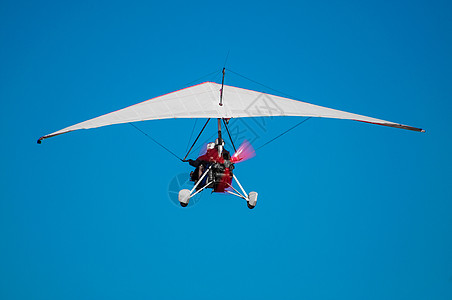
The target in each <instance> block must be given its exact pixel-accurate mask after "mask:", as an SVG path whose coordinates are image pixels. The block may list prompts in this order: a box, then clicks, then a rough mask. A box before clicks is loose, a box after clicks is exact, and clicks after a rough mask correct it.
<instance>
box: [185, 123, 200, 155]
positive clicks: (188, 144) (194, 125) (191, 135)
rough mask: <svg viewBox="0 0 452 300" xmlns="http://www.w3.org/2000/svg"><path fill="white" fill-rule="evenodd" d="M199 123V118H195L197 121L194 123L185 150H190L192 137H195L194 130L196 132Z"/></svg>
mask: <svg viewBox="0 0 452 300" xmlns="http://www.w3.org/2000/svg"><path fill="white" fill-rule="evenodd" d="M197 123H198V119H197V118H196V119H195V123H194V124H193V129H192V130H191V134H190V138H189V139H188V143H187V147H185V152H187V151H188V147H189V146H190V141H191V138H192V137H193V132H195V127H196V124H197Z"/></svg>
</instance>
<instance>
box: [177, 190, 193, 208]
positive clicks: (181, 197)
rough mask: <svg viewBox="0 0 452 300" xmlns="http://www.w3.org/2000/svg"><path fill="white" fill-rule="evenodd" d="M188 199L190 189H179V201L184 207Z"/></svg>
mask: <svg viewBox="0 0 452 300" xmlns="http://www.w3.org/2000/svg"><path fill="white" fill-rule="evenodd" d="M189 200H190V190H187V189H183V190H180V191H179V203H180V205H181V206H182V207H186V206H187V205H188V201H189Z"/></svg>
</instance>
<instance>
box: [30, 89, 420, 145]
mask: <svg viewBox="0 0 452 300" xmlns="http://www.w3.org/2000/svg"><path fill="white" fill-rule="evenodd" d="M220 89H221V85H220V84H217V83H214V82H204V83H201V84H198V85H195V86H191V87H188V88H185V89H182V90H178V91H175V92H172V93H169V94H166V95H163V96H159V97H156V98H152V99H149V100H146V101H144V102H141V103H138V104H135V105H132V106H129V107H126V108H123V109H120V110H118V111H115V112H111V113H108V114H106V115H102V116H99V117H97V118H94V119H90V120H87V121H84V122H81V123H78V124H75V125H72V126H69V127H66V128H64V129H61V130H59V131H56V132H54V133H51V134H48V135H45V136H43V137H41V138H40V139H39V140H38V142H40V141H41V140H42V139H45V138H49V137H52V136H56V135H59V134H63V133H66V132H70V131H74V130H79V129H90V128H97V127H102V126H107V125H113V124H121V123H130V122H138V121H147V120H158V119H170V118H247V117H269V116H300V117H320V118H335V119H348V120H355V121H361V122H366V123H372V124H378V125H383V126H390V127H396V128H402V129H408V130H414V131H421V132H424V130H422V129H420V128H415V127H411V126H407V125H402V124H398V123H393V122H389V121H384V120H380V119H375V118H371V117H366V116H362V115H357V114H352V113H348V112H345V111H340V110H336V109H331V108H327V107H322V106H318V105H314V104H310V103H306V102H301V101H297V100H292V99H288V98H284V97H279V96H274V95H270V94H265V93H260V92H256V91H252V90H246V89H242V88H237V87H232V86H228V85H225V86H224V87H223V106H220V105H219V95H220Z"/></svg>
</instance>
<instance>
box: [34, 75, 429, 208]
mask: <svg viewBox="0 0 452 300" xmlns="http://www.w3.org/2000/svg"><path fill="white" fill-rule="evenodd" d="M231 72H232V71H231ZM222 73H223V79H222V83H221V84H218V83H215V82H204V83H201V84H198V85H194V86H190V87H187V88H184V89H181V90H178V91H175V92H172V93H169V94H166V95H163V96H159V97H156V98H152V99H149V100H146V101H144V102H141V103H138V104H135V105H132V106H129V107H126V108H123V109H120V110H118V111H115V112H111V113H108V114H105V115H102V116H99V117H97V118H93V119H90V120H87V121H84V122H81V123H78V124H75V125H72V126H69V127H66V128H64V129H61V130H59V131H56V132H54V133H51V134H48V135H44V136H42V137H40V138H39V139H38V143H39V144H40V143H41V141H42V140H43V139H46V138H49V137H53V136H56V135H60V134H63V133H67V132H71V131H74V130H79V129H90V128H97V127H102V126H107V125H113V124H122V123H130V124H132V125H133V122H138V121H148V120H159V119H170V118H176V119H177V118H206V119H207V121H206V123H205V125H204V127H203V128H202V130H201V132H200V133H199V134H198V137H197V138H196V140H195V141H194V143H193V145H192V146H191V148H190V150H189V151H188V153H187V155H186V156H185V157H184V158H183V159H181V160H182V161H184V162H189V163H190V165H192V166H193V167H195V168H196V169H195V170H194V171H193V172H192V173H191V175H190V178H191V180H192V181H193V182H194V186H193V188H192V189H191V190H188V189H183V190H181V191H180V192H179V197H178V199H179V202H180V204H181V205H182V206H183V207H185V206H187V205H188V203H189V200H190V198H191V197H193V196H194V195H196V194H198V193H200V192H201V191H203V190H204V189H207V188H209V189H212V191H213V192H216V193H229V194H231V195H235V196H237V197H240V198H242V199H244V200H246V202H247V205H248V207H249V208H254V207H255V206H256V202H257V193H256V192H250V193H246V192H245V189H244V188H243V186H242V185H241V184H240V182H239V181H238V179H237V177H236V176H235V174H234V171H233V170H234V166H235V164H236V163H238V162H240V161H243V160H245V159H247V158H249V157H251V156H253V155H254V150H253V149H252V147H251V145H250V144H249V143H247V142H244V143H243V144H242V145H241V146H240V147H239V148H238V149H236V148H235V145H234V143H233V141H232V139H230V140H231V143H232V146H233V147H234V150H236V151H235V153H234V154H233V155H232V156H231V155H230V154H229V152H228V151H226V150H225V149H224V140H223V137H222V127H224V128H225V129H226V131H227V133H228V135H229V137H230V134H229V130H228V122H229V120H230V119H231V118H250V117H275V116H298V117H308V118H311V117H319V118H334V119H348V120H354V121H360V122H365V123H371V124H377V125H383V126H389V127H395V128H401V129H407V130H413V131H418V132H425V131H424V130H423V129H420V128H416V127H411V126H407V125H402V124H398V123H394V122H389V121H384V120H380V119H375V118H371V117H366V116H363V115H357V114H353V113H348V112H345V111H340V110H336V109H331V108H326V107H322V106H318V105H314V104H310V103H306V102H301V101H297V100H292V99H288V98H284V97H280V96H275V95H271V94H266V93H261V92H257V91H253V90H247V89H243V88H238V87H233V86H228V85H225V84H224V74H225V68H223V71H222ZM223 96H224V101H223ZM260 97H265V99H267V100H268V101H270V102H271V103H272V107H271V109H262V107H261V106H259V105H254V104H255V103H256V99H259V98H260ZM211 119H217V123H218V137H217V139H216V141H215V142H214V143H210V144H208V145H207V148H208V149H207V151H206V154H205V155H203V156H202V157H199V158H198V159H196V160H191V159H189V160H187V157H188V155H189V153H190V151H191V150H192V149H193V146H194V145H195V144H196V142H197V140H198V138H199V136H200V135H201V133H202V131H203V130H204V129H205V127H206V125H207V123H208V122H209V120H211ZM222 125H223V126H222ZM133 126H134V125H133ZM161 146H162V145H161ZM165 149H166V148H165ZM232 180H235V181H236V183H237V185H238V187H239V189H240V191H238V190H237V188H235V187H233V185H232Z"/></svg>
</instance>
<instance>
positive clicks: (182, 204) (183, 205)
mask: <svg viewBox="0 0 452 300" xmlns="http://www.w3.org/2000/svg"><path fill="white" fill-rule="evenodd" d="M179 203H180V206H182V207H187V205H188V203H183V202H179Z"/></svg>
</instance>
